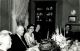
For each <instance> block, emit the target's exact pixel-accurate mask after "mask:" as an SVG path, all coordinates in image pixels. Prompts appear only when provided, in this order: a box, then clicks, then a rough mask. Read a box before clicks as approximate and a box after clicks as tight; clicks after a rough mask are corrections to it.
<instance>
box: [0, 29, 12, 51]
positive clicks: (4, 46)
mask: <svg viewBox="0 0 80 51" xmlns="http://www.w3.org/2000/svg"><path fill="white" fill-rule="evenodd" d="M10 33H11V32H9V31H7V30H2V31H1V32H0V50H2V51H7V50H8V49H9V48H11V44H12V43H11V37H10V36H9V34H10Z"/></svg>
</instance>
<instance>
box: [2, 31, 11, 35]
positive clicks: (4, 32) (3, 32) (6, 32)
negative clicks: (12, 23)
mask: <svg viewBox="0 0 80 51" xmlns="http://www.w3.org/2000/svg"><path fill="white" fill-rule="evenodd" d="M0 34H2V35H5V34H6V35H9V34H12V33H11V32H10V31H8V30H2V31H1V32H0Z"/></svg>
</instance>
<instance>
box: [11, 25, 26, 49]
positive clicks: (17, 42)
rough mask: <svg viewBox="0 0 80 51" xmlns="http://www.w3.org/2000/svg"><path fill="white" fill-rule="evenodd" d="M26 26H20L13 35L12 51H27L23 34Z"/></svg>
mask: <svg viewBox="0 0 80 51" xmlns="http://www.w3.org/2000/svg"><path fill="white" fill-rule="evenodd" d="M23 33H24V28H23V26H18V27H17V31H16V34H15V35H11V38H12V46H11V49H10V51H25V50H26V45H25V43H24V42H23V40H22V38H21V36H23Z"/></svg>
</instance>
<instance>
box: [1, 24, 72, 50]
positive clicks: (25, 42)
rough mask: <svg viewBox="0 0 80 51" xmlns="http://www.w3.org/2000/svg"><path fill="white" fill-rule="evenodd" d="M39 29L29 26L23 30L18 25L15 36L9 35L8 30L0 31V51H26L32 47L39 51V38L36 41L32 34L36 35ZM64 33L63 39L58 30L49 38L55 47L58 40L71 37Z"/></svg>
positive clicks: (38, 27)
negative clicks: (54, 43)
mask: <svg viewBox="0 0 80 51" xmlns="http://www.w3.org/2000/svg"><path fill="white" fill-rule="evenodd" d="M66 26H67V25H66ZM39 29H40V26H39V25H38V26H37V27H36V28H35V25H33V24H30V25H28V26H27V29H25V28H24V27H23V26H22V25H18V26H17V28H16V33H15V34H13V33H11V32H10V31H8V30H2V31H0V51H28V50H29V48H33V47H36V50H37V51H40V50H39V46H40V45H41V43H40V42H38V40H39V38H38V39H37V37H35V34H34V32H36V33H37V32H38V31H39ZM24 30H25V31H24ZM24 32H25V33H24ZM65 33H66V34H65V37H64V35H62V34H59V31H58V29H56V33H55V34H56V35H55V34H54V36H52V38H51V39H52V40H53V41H55V42H56V46H57V45H60V44H59V43H58V40H63V41H66V38H67V37H70V36H71V33H70V32H67V31H66V32H65ZM69 33H70V34H69ZM57 35H59V36H57ZM56 37H57V39H55V38H56ZM58 37H59V38H58ZM62 37H63V38H62ZM70 38H72V37H70ZM61 42H62V41H61ZM43 44H45V43H44V41H43ZM49 45H50V43H49V44H48V46H49ZM64 45H65V44H64ZM42 46H43V45H42ZM42 46H41V48H42ZM44 46H45V45H44ZM58 48H59V47H58ZM34 49H35V48H34ZM30 51H35V50H30ZM41 51H42V50H41ZM55 51H56V50H55ZM57 51H58V50H57Z"/></svg>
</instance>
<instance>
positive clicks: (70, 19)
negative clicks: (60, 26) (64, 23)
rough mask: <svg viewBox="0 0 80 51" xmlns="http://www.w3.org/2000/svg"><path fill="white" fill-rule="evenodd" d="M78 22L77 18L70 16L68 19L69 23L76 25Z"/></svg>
mask: <svg viewBox="0 0 80 51" xmlns="http://www.w3.org/2000/svg"><path fill="white" fill-rule="evenodd" d="M76 21H77V16H69V17H68V22H69V23H76Z"/></svg>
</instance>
